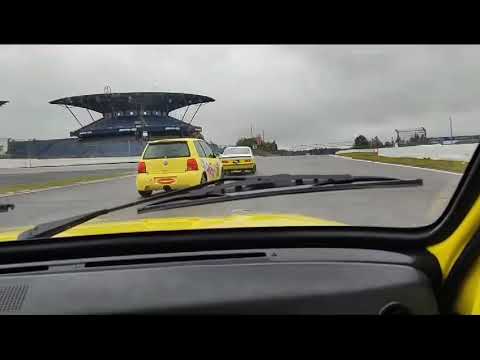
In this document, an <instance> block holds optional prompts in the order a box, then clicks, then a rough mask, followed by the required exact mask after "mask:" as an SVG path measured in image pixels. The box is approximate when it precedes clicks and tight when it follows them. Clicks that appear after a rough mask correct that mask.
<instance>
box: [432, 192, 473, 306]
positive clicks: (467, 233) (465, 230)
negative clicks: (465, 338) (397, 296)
mask: <svg viewBox="0 0 480 360" xmlns="http://www.w3.org/2000/svg"><path fill="white" fill-rule="evenodd" d="M479 229H480V199H477V201H476V202H475V204H474V206H473V207H472V209H471V210H470V211H469V213H468V214H467V216H466V217H465V219H464V220H463V221H462V223H461V224H460V226H459V227H458V228H457V229H456V230H455V232H454V233H453V234H452V235H451V236H450V237H449V238H448V239H446V240H445V241H442V242H441V243H438V244H436V245H433V246H430V247H429V248H428V250H429V251H430V252H431V253H432V254H433V255H435V257H436V258H437V259H438V262H439V263H440V267H441V269H442V274H443V278H444V279H445V278H446V277H447V276H448V274H449V273H450V271H451V270H452V267H453V265H454V264H455V262H456V261H457V259H458V257H459V256H460V254H461V253H462V251H463V249H464V248H465V246H466V245H467V244H468V242H469V241H470V240H471V239H472V237H473V236H474V235H475V234H476V232H477V231H479ZM455 311H456V312H457V313H459V314H480V261H478V260H477V262H476V263H475V265H474V266H473V267H472V268H471V269H470V272H469V274H468V275H467V277H466V279H465V281H464V282H463V284H462V287H461V289H460V293H459V294H458V297H457V301H456V304H455Z"/></svg>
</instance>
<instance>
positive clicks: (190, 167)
mask: <svg viewBox="0 0 480 360" xmlns="http://www.w3.org/2000/svg"><path fill="white" fill-rule="evenodd" d="M196 170H198V164H197V160H195V159H188V160H187V171H196Z"/></svg>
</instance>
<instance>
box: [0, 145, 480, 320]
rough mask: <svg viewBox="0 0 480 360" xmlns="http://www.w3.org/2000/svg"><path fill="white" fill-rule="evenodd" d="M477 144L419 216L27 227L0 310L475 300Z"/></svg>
mask: <svg viewBox="0 0 480 360" xmlns="http://www.w3.org/2000/svg"><path fill="white" fill-rule="evenodd" d="M478 184H480V158H479V151H478V149H477V151H476V153H475V154H474V156H473V158H472V160H471V162H470V164H469V165H468V168H467V171H466V172H465V175H464V176H463V178H462V180H461V182H460V185H459V186H458V188H457V190H456V193H455V194H454V196H453V197H452V199H451V200H450V203H449V205H448V206H447V208H446V209H445V211H444V213H443V214H442V216H441V217H440V218H439V219H438V220H437V221H436V222H434V223H433V224H431V225H428V226H424V227H419V228H380V227H378V228H377V227H333V226H332V227H329V226H327V227H314V226H307V227H282V228H278V227H277V228H238V229H211V230H205V229H204V230H189V231H187V230H182V231H163V232H162V231H156V232H142V233H136V234H120V235H108V234H105V235H96V236H78V237H75V238H70V239H68V241H65V240H64V239H49V238H35V239H32V240H28V239H27V240H18V241H13V242H5V243H2V244H1V245H0V313H1V314H103V315H107V314H320V315H329V314H366V315H434V314H445V313H449V314H450V313H457V314H458V313H461V314H466V313H475V311H478V308H479V306H478V305H476V304H477V303H478V299H479V295H480V293H479V292H478V289H477V288H476V284H477V283H478V279H479V278H478V275H477V274H480V272H479V270H478V264H477V260H478V254H479V251H480V236H479V234H478V228H479V225H480V206H479V204H480V203H479V200H478V196H479V186H478Z"/></svg>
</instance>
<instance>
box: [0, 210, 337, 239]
mask: <svg viewBox="0 0 480 360" xmlns="http://www.w3.org/2000/svg"><path fill="white" fill-rule="evenodd" d="M344 225H345V224H342V223H339V222H335V221H329V220H324V219H318V218H314V217H308V216H303V215H290V214H285V215H284V214H254V215H231V216H225V217H172V218H153V219H139V220H130V221H115V222H106V221H98V220H97V221H90V222H88V223H85V224H81V225H78V226H76V227H74V228H72V229H70V230H67V231H65V232H63V233H61V234H57V235H55V236H54V237H55V238H65V237H70V236H83V235H100V234H121V233H136V232H146V231H160V230H161V231H174V230H195V229H218V228H223V229H225V228H252V227H282V226H344ZM30 228H31V227H22V228H19V229H13V230H8V231H5V232H0V241H10V240H15V239H16V238H17V236H18V235H19V234H20V233H21V232H23V231H25V230H27V229H30ZM0 231H1V229H0Z"/></svg>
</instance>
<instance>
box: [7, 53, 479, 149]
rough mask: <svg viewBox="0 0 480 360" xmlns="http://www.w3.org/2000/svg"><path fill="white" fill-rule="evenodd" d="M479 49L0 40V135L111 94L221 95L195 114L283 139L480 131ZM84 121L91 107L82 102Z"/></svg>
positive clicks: (68, 125) (65, 126)
mask: <svg viewBox="0 0 480 360" xmlns="http://www.w3.org/2000/svg"><path fill="white" fill-rule="evenodd" d="M479 63H480V47H479V46H460V45H452V46H433V45H432V46H413V45H409V46H406V45H405V46H380V45H368V46H362V45H352V46H346V45H329V46H313V45H310V46H277V45H275V46H273V45H270V46H259V45H257V46H220V45H212V46H205V45H195V46H185V45H181V46H104V45H92V46H40V45H37V46H33V45H32V46H25V45H23V46H6V45H2V46H0V99H6V100H10V101H11V102H10V104H8V105H6V106H4V107H2V108H1V109H0V121H1V128H0V130H1V131H0V137H15V138H33V137H35V138H52V137H66V136H68V133H69V131H70V130H72V129H74V128H76V127H77V126H78V125H77V124H76V123H75V121H74V120H73V119H72V117H71V116H70V115H69V114H68V113H67V112H66V111H65V110H64V109H62V108H60V107H57V106H54V105H50V104H48V101H50V100H53V99H56V98H60V97H64V96H69V95H80V94H88V93H96V92H102V91H103V87H104V86H105V85H106V84H109V85H110V86H111V88H112V90H113V91H117V92H122V91H178V92H192V93H200V94H204V95H208V96H212V97H213V98H215V99H216V100H217V101H216V102H214V103H212V104H208V105H206V106H205V107H203V108H202V109H201V110H200V112H199V113H198V115H197V117H196V119H195V123H197V124H198V125H201V126H203V127H204V129H205V130H204V132H205V134H206V136H207V137H208V138H211V139H212V140H214V141H217V142H219V143H231V142H234V141H235V140H236V139H237V138H238V137H239V136H243V135H247V134H248V133H249V131H250V125H251V124H254V125H255V128H256V130H258V131H259V130H261V129H264V130H265V134H266V136H267V137H268V138H274V139H276V140H277V142H278V143H279V144H281V145H285V146H289V145H294V144H312V143H327V142H335V141H346V140H351V139H352V138H353V136H355V135H356V134H359V133H364V134H365V135H367V136H369V137H373V136H379V137H381V138H384V139H387V138H390V137H391V136H392V135H393V129H395V128H402V127H413V126H425V127H426V128H427V130H428V131H429V133H430V134H432V135H446V134H447V131H448V117H449V116H450V115H452V116H453V118H454V119H455V131H456V133H464V134H473V133H480V129H479V125H478V124H479V122H478V121H477V120H476V119H478V116H479V115H480V105H479V102H478V101H477V98H478V95H479V93H480V85H479V84H480V66H479V65H478V64H479ZM77 113H78V114H79V115H80V116H81V118H82V119H84V120H88V119H89V117H88V114H86V113H84V112H82V111H81V110H78V111H77Z"/></svg>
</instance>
